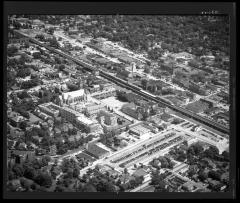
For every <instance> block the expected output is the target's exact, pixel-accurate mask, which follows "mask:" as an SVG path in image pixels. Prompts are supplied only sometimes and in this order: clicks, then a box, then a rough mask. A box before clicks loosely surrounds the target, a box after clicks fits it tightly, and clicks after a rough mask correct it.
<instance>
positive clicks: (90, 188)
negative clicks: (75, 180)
mask: <svg viewBox="0 0 240 203" xmlns="http://www.w3.org/2000/svg"><path fill="white" fill-rule="evenodd" d="M83 192H97V189H96V188H95V187H94V185H92V184H86V185H84V187H83Z"/></svg>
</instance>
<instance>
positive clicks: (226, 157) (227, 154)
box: [222, 151, 229, 161]
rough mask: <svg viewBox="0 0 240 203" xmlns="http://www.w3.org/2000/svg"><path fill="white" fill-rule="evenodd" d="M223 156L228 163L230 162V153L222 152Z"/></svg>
mask: <svg viewBox="0 0 240 203" xmlns="http://www.w3.org/2000/svg"><path fill="white" fill-rule="evenodd" d="M222 156H223V157H224V159H225V160H226V161H229V152H227V151H223V152H222Z"/></svg>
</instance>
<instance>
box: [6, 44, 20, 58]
mask: <svg viewBox="0 0 240 203" xmlns="http://www.w3.org/2000/svg"><path fill="white" fill-rule="evenodd" d="M17 52H18V48H17V47H16V46H14V45H12V46H10V47H8V48H7V54H8V56H13V55H14V54H15V53H17Z"/></svg>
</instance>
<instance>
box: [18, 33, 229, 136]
mask: <svg viewBox="0 0 240 203" xmlns="http://www.w3.org/2000/svg"><path fill="white" fill-rule="evenodd" d="M14 32H15V33H17V34H18V35H22V36H24V37H28V38H29V40H30V41H31V42H33V43H35V44H37V45H39V46H43V47H45V48H46V49H48V50H49V51H52V52H55V53H57V54H59V55H61V56H64V57H66V58H68V59H70V60H72V61H74V62H75V63H77V64H79V65H81V66H83V67H84V68H85V69H87V70H89V71H99V75H100V76H102V77H104V78H106V79H108V80H110V81H112V82H114V83H117V84H118V85H120V86H122V87H124V88H127V89H130V90H132V91H133V92H135V93H137V94H138V95H140V96H143V97H144V98H147V99H149V100H152V101H155V102H158V103H161V104H162V105H164V106H166V107H168V108H170V109H172V110H174V111H176V112H179V113H181V114H183V115H184V116H188V117H190V118H192V119H194V120H196V121H198V122H200V123H203V124H204V125H207V126H209V127H211V128H213V129H215V130H218V131H220V132H222V133H226V134H229V133H230V132H229V128H228V127H226V126H223V125H221V124H219V123H217V122H215V121H212V120H209V119H206V118H203V117H201V116H199V115H197V114H194V113H192V112H191V111H188V110H186V109H184V108H182V107H176V106H174V105H172V104H171V103H170V102H169V101H168V100H165V99H163V98H159V97H156V96H155V95H151V94H149V93H146V92H143V91H142V89H141V88H139V87H137V86H135V85H133V84H131V83H128V82H127V81H124V80H122V79H120V78H117V77H115V76H113V75H110V74H108V73H106V72H103V71H102V70H100V69H98V68H97V67H96V66H93V65H91V64H89V63H87V62H85V61H82V60H80V59H76V58H74V57H72V56H70V55H68V54H66V53H64V52H62V51H60V50H58V49H55V48H52V47H49V46H47V45H46V44H44V43H41V42H39V41H38V40H36V39H34V38H32V37H30V36H28V35H26V34H24V33H22V32H20V31H18V30H14Z"/></svg>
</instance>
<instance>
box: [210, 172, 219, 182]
mask: <svg viewBox="0 0 240 203" xmlns="http://www.w3.org/2000/svg"><path fill="white" fill-rule="evenodd" d="M208 177H209V178H212V179H214V180H221V174H220V173H219V172H217V171H209V172H208Z"/></svg>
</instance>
